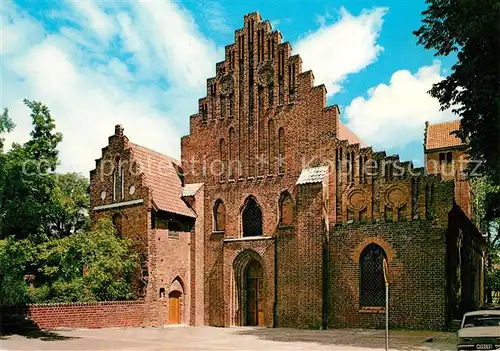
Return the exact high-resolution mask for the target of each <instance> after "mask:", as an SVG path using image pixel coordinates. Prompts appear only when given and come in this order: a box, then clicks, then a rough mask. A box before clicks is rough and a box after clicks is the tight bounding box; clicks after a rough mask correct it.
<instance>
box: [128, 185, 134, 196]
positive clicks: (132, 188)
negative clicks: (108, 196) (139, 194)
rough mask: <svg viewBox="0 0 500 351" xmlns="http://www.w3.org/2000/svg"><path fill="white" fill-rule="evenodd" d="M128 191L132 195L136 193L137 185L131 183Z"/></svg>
mask: <svg viewBox="0 0 500 351" xmlns="http://www.w3.org/2000/svg"><path fill="white" fill-rule="evenodd" d="M128 192H129V194H130V195H134V194H135V186H133V185H131V186H130V188H129V189H128Z"/></svg>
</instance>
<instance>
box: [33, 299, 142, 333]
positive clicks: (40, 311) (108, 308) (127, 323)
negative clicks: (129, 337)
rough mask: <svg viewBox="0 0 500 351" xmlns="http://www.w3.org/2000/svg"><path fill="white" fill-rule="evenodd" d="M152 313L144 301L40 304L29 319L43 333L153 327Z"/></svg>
mask: <svg viewBox="0 0 500 351" xmlns="http://www.w3.org/2000/svg"><path fill="white" fill-rule="evenodd" d="M148 309H149V306H148V304H147V303H145V302H143V301H113V302H95V303H70V304H64V303H60V304H39V305H32V306H30V307H29V308H28V316H29V318H30V319H31V320H32V321H34V322H35V323H36V324H37V325H38V327H40V328H43V329H51V328H60V327H67V328H110V327H141V326H148V325H151V323H150V321H148V318H147V316H148Z"/></svg>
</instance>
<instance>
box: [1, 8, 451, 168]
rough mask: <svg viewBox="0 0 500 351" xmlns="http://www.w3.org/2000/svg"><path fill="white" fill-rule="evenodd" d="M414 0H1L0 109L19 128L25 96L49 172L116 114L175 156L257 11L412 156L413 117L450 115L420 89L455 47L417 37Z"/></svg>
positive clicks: (100, 140) (84, 159) (372, 133)
mask: <svg viewBox="0 0 500 351" xmlns="http://www.w3.org/2000/svg"><path fill="white" fill-rule="evenodd" d="M425 8H426V6H425V3H424V0H396V1H390V0H385V1H382V0H375V1H373V0H372V1H362V0H345V1H326V0H320V1H313V0H310V1H298V0H294V1H262V2H259V1H245V0H233V1H220V0H213V1H212V0H208V1H203V0H198V1H191V0H190V1H182V2H181V1H178V2H174V1H168V0H165V1H162V0H150V1H131V0H120V1H118V0H116V1H114V0H107V1H96V2H93V1H89V0H81V1H64V0H61V1H43V0H19V1H10V0H5V1H3V0H2V1H0V11H1V23H0V31H1V43H0V44H1V45H0V55H1V94H0V98H1V107H2V108H3V107H8V108H9V110H10V116H11V117H12V119H13V120H14V122H15V123H16V129H15V130H14V131H13V132H12V133H11V134H9V135H8V136H7V138H6V144H7V145H9V144H10V143H12V142H25V141H27V140H28V139H29V132H30V131H31V120H30V117H29V110H28V109H27V108H26V107H25V106H24V105H23V103H22V100H23V99H24V98H27V99H30V100H38V101H42V102H43V103H45V104H46V105H47V106H48V107H49V108H50V110H51V113H52V116H53V117H54V119H55V121H56V126H57V130H58V131H60V132H62V133H63V137H64V139H63V142H62V143H61V145H60V147H59V150H60V159H61V165H60V168H59V170H60V171H62V172H79V173H81V174H83V175H86V176H88V172H89V170H90V169H92V168H93V167H94V160H95V159H96V158H99V157H100V149H101V148H102V147H104V146H106V144H107V138H108V136H110V135H111V134H113V132H114V126H115V124H122V125H123V126H124V128H125V134H126V135H127V136H128V137H129V139H131V140H132V141H133V142H135V143H137V144H142V145H144V146H146V147H149V148H152V149H154V150H157V151H160V152H163V153H166V154H168V155H170V156H173V157H177V158H179V156H180V137H182V136H183V135H186V134H188V132H189V116H190V115H192V114H194V113H196V112H197V107H198V99H199V98H201V97H203V96H204V95H205V94H204V93H205V92H206V79H207V78H209V77H212V76H213V75H214V73H215V63H216V62H218V61H221V60H223V58H224V46H225V45H228V44H231V43H233V42H234V30H236V29H238V28H241V27H243V16H244V15H245V14H246V13H249V12H253V11H258V12H259V13H260V15H261V16H262V18H263V19H267V20H269V21H270V22H271V25H272V26H273V29H278V30H279V31H280V32H281V33H282V35H283V39H284V41H285V40H286V41H289V42H290V43H291V45H292V53H293V54H299V55H300V56H301V58H302V61H303V70H304V71H305V70H309V69H311V70H313V72H314V76H315V84H325V86H326V87H327V91H328V104H329V105H331V104H337V105H339V107H340V110H341V120H342V121H343V122H344V123H345V124H347V126H348V127H349V128H350V129H351V130H353V131H354V132H355V133H356V134H357V135H358V136H359V137H360V138H361V139H362V140H363V141H364V142H365V143H366V144H367V145H371V146H373V148H374V150H376V151H382V150H385V151H386V152H387V153H388V154H394V153H398V154H399V155H400V158H401V159H402V160H410V161H413V162H414V164H415V165H421V164H422V162H423V146H422V145H423V133H424V126H425V121H429V122H431V123H435V122H440V121H445V120H451V119H456V118H457V117H456V116H454V115H453V114H452V113H451V112H450V111H440V109H439V104H438V102H437V100H435V99H433V98H432V97H431V96H430V95H429V94H428V93H427V91H428V90H429V89H430V88H431V86H432V84H434V83H436V82H438V81H440V80H442V79H443V78H444V77H446V75H447V74H449V72H450V69H451V66H452V65H453V64H454V62H455V58H454V57H438V58H436V57H435V56H434V55H433V54H434V53H433V52H432V51H427V50H425V49H424V48H423V47H422V46H419V45H417V38H416V37H415V36H414V35H413V34H412V31H413V30H415V29H417V28H418V27H419V26H420V25H421V12H422V11H423V10H425Z"/></svg>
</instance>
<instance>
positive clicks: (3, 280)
mask: <svg viewBox="0 0 500 351" xmlns="http://www.w3.org/2000/svg"><path fill="white" fill-rule="evenodd" d="M138 267H139V259H138V257H137V255H136V254H135V253H133V248H132V244H131V242H130V241H129V240H128V239H122V238H119V237H118V236H117V235H116V230H115V228H114V227H113V225H112V224H111V222H110V221H109V220H102V221H100V222H99V223H98V224H97V226H96V228H95V230H92V231H89V232H80V233H75V234H71V235H69V236H66V237H63V238H58V239H50V240H48V241H45V242H43V243H40V244H35V243H33V242H31V241H30V240H27V239H25V240H16V239H15V238H14V237H9V238H7V239H4V240H0V272H1V274H0V306H2V307H7V306H19V305H23V304H26V303H29V302H35V303H36V302H75V301H112V300H129V299H132V298H134V295H133V293H132V290H131V288H130V282H131V280H132V276H133V273H134V272H135V271H136V270H137V268H138ZM27 273H29V274H30V275H33V276H34V277H35V279H34V281H32V282H31V286H28V282H27V281H26V279H25V274H27Z"/></svg>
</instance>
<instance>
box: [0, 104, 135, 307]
mask: <svg viewBox="0 0 500 351" xmlns="http://www.w3.org/2000/svg"><path fill="white" fill-rule="evenodd" d="M24 102H25V104H26V105H27V106H28V107H29V108H31V111H32V112H31V118H32V123H33V131H32V132H31V139H30V140H29V141H28V142H26V143H25V144H23V145H19V144H13V145H12V148H11V149H10V150H9V151H8V152H7V153H4V152H3V149H2V148H1V146H3V139H1V137H2V136H3V135H4V134H5V133H8V132H10V131H11V130H12V128H13V127H14V123H13V122H12V120H11V119H10V118H9V116H8V110H7V109H5V110H4V113H3V114H2V115H1V119H0V141H2V144H0V166H1V167H0V200H1V202H0V239H2V238H3V240H0V308H4V307H11V306H22V305H25V304H26V303H30V302H74V301H102V300H108V301H109V300H127V299H132V298H134V295H133V293H132V290H131V286H130V283H131V280H132V275H133V273H134V272H135V271H137V269H138V267H139V260H138V258H137V256H136V254H135V253H134V252H133V247H132V244H131V242H130V241H129V240H128V239H122V238H119V237H117V235H116V231H115V228H114V226H113V225H112V224H111V222H110V221H106V220H103V221H101V222H99V223H98V224H97V226H96V228H95V229H94V230H90V229H89V227H90V226H89V217H88V211H89V202H90V201H89V193H88V187H89V182H88V179H87V178H85V177H82V176H80V175H78V174H75V173H68V174H57V173H54V171H55V169H56V167H57V165H58V163H59V160H58V151H57V147H58V145H59V143H60V141H61V140H62V136H61V134H60V133H57V132H55V123H54V120H53V119H52V117H51V115H50V111H49V109H48V108H47V107H46V106H45V105H43V104H42V103H40V102H35V101H28V100H25V101H24Z"/></svg>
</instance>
